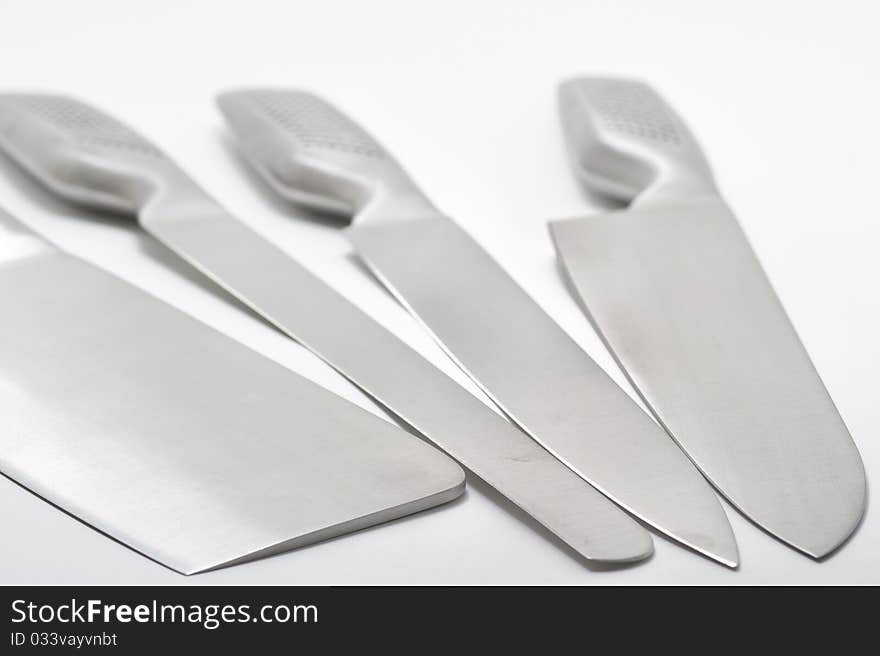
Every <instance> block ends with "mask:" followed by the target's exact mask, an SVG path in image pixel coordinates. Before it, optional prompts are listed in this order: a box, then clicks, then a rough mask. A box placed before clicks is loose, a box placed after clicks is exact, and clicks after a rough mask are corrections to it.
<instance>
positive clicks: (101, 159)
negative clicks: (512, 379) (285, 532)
mask: <svg viewBox="0 0 880 656" xmlns="http://www.w3.org/2000/svg"><path fill="white" fill-rule="evenodd" d="M0 146H2V148H3V149H4V150H6V151H7V152H8V153H9V154H10V155H11V156H12V157H13V158H14V159H16V160H17V161H18V162H20V163H21V164H22V165H24V166H25V168H27V169H28V170H30V171H31V172H32V173H33V174H34V175H35V176H36V177H37V178H38V179H40V180H41V181H42V182H43V183H45V184H46V185H48V186H49V187H50V188H51V189H54V190H55V191H56V192H57V193H59V194H60V195H61V196H63V197H65V198H68V199H70V200H73V201H77V202H81V203H84V204H86V205H89V206H93V207H101V208H109V209H116V210H120V211H123V212H127V213H134V214H136V215H137V216H138V220H139V222H140V224H141V225H142V226H143V228H144V229H145V230H147V231H148V232H149V233H150V234H152V235H153V236H155V237H156V238H157V239H159V240H160V241H161V242H163V243H164V244H165V245H167V246H168V247H169V248H170V249H171V250H172V251H174V252H176V253H177V254H179V255H180V256H181V257H183V258H184V259H186V260H187V261H189V262H190V263H191V264H193V265H194V266H195V267H197V268H198V269H200V270H201V271H203V272H204V273H205V274H207V275H208V276H209V277H210V278H212V279H213V280H215V281H216V282H217V283H219V284H220V285H222V286H223V287H224V288H226V289H227V290H228V291H230V292H231V293H232V294H234V295H235V296H236V297H238V298H239V299H240V300H241V301H243V302H244V303H246V304H247V305H248V306H250V307H251V308H253V309H254V310H255V311H256V312H258V313H260V314H261V315H263V316H264V317H265V318H266V319H268V320H269V321H270V322H272V323H273V324H275V325H276V326H277V327H279V328H280V329H281V330H282V331H283V332H285V333H287V334H288V335H289V336H291V337H293V338H294V339H296V340H298V341H300V342H301V343H302V344H304V345H305V346H306V347H307V348H309V349H311V350H312V351H314V352H315V353H316V354H318V355H319V356H320V357H321V358H323V359H324V360H325V361H326V362H328V363H329V364H331V365H332V366H333V367H335V368H336V369H337V370H339V371H340V372H341V373H342V374H343V375H345V376H346V377H348V378H349V379H350V380H352V381H353V382H354V383H355V384H357V385H358V386H360V387H361V388H362V389H363V390H364V391H365V392H366V393H367V394H370V395H371V396H372V397H374V398H375V399H376V400H377V401H378V402H379V403H381V404H383V405H384V406H385V407H387V408H389V409H390V410H391V411H392V412H394V413H395V414H396V415H397V416H399V417H400V418H401V419H403V421H404V422H406V424H408V425H409V426H411V427H413V428H414V429H415V430H417V431H419V432H420V433H421V434H422V435H424V436H426V437H428V438H429V439H430V440H432V441H433V442H434V443H435V444H437V445H439V446H440V447H441V448H443V449H444V450H446V451H447V452H448V453H450V454H451V455H453V457H455V458H457V459H458V460H459V461H460V462H461V463H462V464H464V465H465V466H467V467H468V468H470V469H471V470H472V471H473V472H474V473H476V474H477V475H479V476H480V477H481V478H483V479H484V480H485V481H486V482H488V483H489V484H490V485H492V486H494V487H495V488H496V489H498V490H499V491H500V492H501V493H502V494H504V495H506V496H507V497H508V498H510V499H511V500H512V501H513V502H514V503H515V504H517V505H518V506H519V507H520V508H522V509H523V510H525V511H526V512H527V513H529V514H530V515H532V516H533V517H534V518H535V519H536V520H537V521H539V522H540V523H541V524H543V525H544V526H545V527H547V528H548V529H549V530H550V531H552V532H553V533H555V534H556V535H557V536H558V537H559V538H561V539H562V540H564V541H565V542H566V543H568V544H569V545H570V546H571V547H572V548H573V549H574V550H576V551H577V552H578V553H580V554H581V555H582V556H584V557H585V558H587V559H589V560H594V561H602V562H609V563H610V562H628V561H634V560H640V559H643V558H645V557H647V556H649V555H650V554H651V553H652V551H653V544H652V541H651V537H650V534H649V533H648V532H647V531H645V530H644V529H643V528H642V527H641V526H639V525H638V523H636V522H634V521H633V520H632V519H631V518H630V517H629V516H627V515H626V513H624V512H622V511H621V510H620V509H619V508H617V507H616V506H614V504H612V503H610V502H609V501H608V500H607V499H606V498H605V497H603V496H602V495H601V494H599V493H598V492H596V490H594V489H593V488H592V487H590V486H589V485H588V484H586V483H585V482H584V481H582V480H581V479H580V478H578V477H577V476H576V475H574V474H573V473H572V472H571V471H570V470H568V469H567V468H566V467H565V466H563V465H562V464H561V463H559V462H558V461H557V460H556V459H555V458H553V457H552V456H551V455H550V454H549V453H547V452H546V450H544V449H542V448H541V447H540V446H539V445H537V444H535V443H534V442H533V441H532V440H531V439H529V437H528V436H527V435H524V434H523V433H522V432H521V431H519V430H517V429H516V428H515V427H514V426H513V425H511V424H510V423H509V422H507V421H505V420H504V419H503V418H502V417H500V416H498V415H497V414H496V413H495V412H493V411H492V410H491V409H490V408H488V407H487V406H486V405H484V404H483V403H482V402H481V401H479V400H478V399H477V398H476V397H474V396H473V395H472V394H470V393H469V392H467V391H466V390H465V389H463V388H462V387H461V386H459V385H457V384H456V383H455V382H454V381H453V380H452V379H450V378H449V377H448V376H446V375H444V374H443V373H441V372H440V371H439V370H438V369H436V368H435V367H434V366H432V365H431V364H430V363H429V362H428V361H427V360H425V359H424V358H422V357H421V356H420V355H419V354H418V353H416V352H415V351H414V350H412V349H411V348H409V347H408V346H407V345H406V344H404V343H403V342H402V341H400V340H399V339H398V338H397V337H395V336H394V335H393V334H391V333H390V332H389V331H387V330H386V329H384V328H383V327H382V326H381V325H379V324H378V323H377V322H375V321H374V320H372V319H371V318H370V317H369V316H368V315H366V314H365V313H363V312H362V311H361V310H359V309H358V308H357V307H356V306H355V305H353V304H352V303H350V302H349V301H347V300H346V299H345V298H343V297H342V296H341V295H339V294H338V293H337V292H335V291H334V290H333V289H332V288H330V287H329V286H328V285H326V284H325V283H324V282H322V281H321V280H319V279H318V278H316V277H315V276H314V275H312V274H311V273H310V272H309V271H307V270H306V269H304V268H303V267H302V266H300V265H299V264H298V263H297V262H296V261H294V260H293V259H291V258H290V257H288V256H287V255H286V254H285V253H284V252H282V251H281V250H280V249H278V248H277V247H275V246H274V245H273V244H271V243H270V242H268V241H266V240H265V239H263V238H262V237H261V236H260V235H258V234H257V233H255V232H253V231H252V230H250V229H249V228H248V227H247V226H245V225H244V224H243V223H241V222H239V221H238V220H237V219H235V218H234V217H232V216H230V215H229V214H228V213H227V212H226V211H225V210H224V209H223V208H222V207H221V206H220V205H219V204H218V203H217V202H216V201H214V200H213V199H211V198H210V197H209V196H208V195H207V194H206V193H205V192H204V191H202V190H201V189H200V188H199V187H198V186H197V185H196V183H195V182H193V181H192V180H191V179H190V178H189V177H188V176H187V175H186V174H185V173H184V172H183V171H182V170H181V169H180V168H178V167H177V166H176V165H175V164H174V163H173V162H172V161H171V160H170V159H169V158H168V157H167V156H165V155H164V154H163V153H161V152H160V151H159V149H157V148H156V147H155V146H154V145H153V144H152V143H150V142H149V141H147V140H146V139H144V138H143V137H142V136H140V135H139V134H137V133H135V132H134V131H133V130H131V129H130V128H129V127H127V126H125V125H123V124H122V123H120V122H119V121H117V120H115V119H113V118H112V117H109V116H107V115H106V114H104V113H102V112H100V111H98V110H96V109H95V108H93V107H90V106H88V105H86V104H84V103H81V102H79V101H74V100H72V99H69V98H63V97H54V96H2V97H0Z"/></svg>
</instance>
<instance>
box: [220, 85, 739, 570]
mask: <svg viewBox="0 0 880 656" xmlns="http://www.w3.org/2000/svg"><path fill="white" fill-rule="evenodd" d="M220 106H221V109H222V110H223V112H224V114H225V115H226V117H227V118H228V119H229V122H230V124H231V125H232V128H233V130H234V131H235V132H236V133H237V134H238V136H239V137H240V139H241V140H242V144H243V147H244V149H245V151H246V153H247V155H248V157H249V158H250V159H251V161H252V162H253V163H254V164H255V165H256V168H257V169H258V170H259V171H260V172H261V173H262V175H263V176H264V177H265V178H266V180H267V181H268V182H269V184H270V185H272V186H273V187H274V188H275V189H276V190H277V191H278V192H279V193H280V194H282V195H283V196H284V197H286V198H288V199H290V200H292V201H294V202H300V203H303V204H305V205H308V206H311V207H315V208H320V209H323V210H329V211H335V212H337V213H342V214H344V215H347V216H355V221H354V224H353V225H352V226H351V227H350V228H349V229H348V234H349V236H350V237H351V239H352V241H353V242H354V245H355V248H356V250H357V252H358V253H359V255H360V256H361V257H362V258H364V260H365V261H366V263H367V265H368V266H369V267H370V268H371V269H372V270H373V271H374V272H375V273H376V275H377V276H378V277H379V278H380V279H381V280H382V281H383V283H384V284H385V285H386V286H387V287H388V288H389V289H390V290H391V292H392V293H393V294H394V295H395V296H396V297H397V298H398V299H399V300H400V301H401V303H402V304H403V305H405V306H406V307H407V308H408V309H409V310H410V311H411V312H412V313H413V314H414V315H415V316H416V317H417V318H418V319H419V320H420V321H421V322H422V323H424V324H425V326H426V327H427V328H428V329H429V330H430V331H431V332H432V333H433V335H434V337H436V339H437V340H438V341H439V342H440V344H441V345H442V346H443V347H444V348H445V349H446V351H447V352H448V353H449V354H450V356H451V357H452V358H453V359H454V360H455V361H456V362H457V363H458V364H459V365H460V366H461V367H462V368H463V369H464V370H465V371H466V372H467V373H468V374H469V375H470V376H471V377H472V378H473V379H474V380H475V381H476V382H477V383H478V384H479V385H480V386H481V387H482V388H483V389H484V390H485V391H486V392H487V394H488V395H489V396H490V397H491V398H492V399H493V400H494V401H495V402H496V403H497V404H498V406H499V407H500V408H501V409H502V410H503V411H504V412H505V413H506V414H507V415H508V416H509V417H511V418H512V419H513V420H514V421H515V422H516V423H517V424H518V425H519V426H520V427H521V428H523V429H524V430H525V432H527V433H528V434H529V435H531V436H532V437H533V438H535V439H536V440H537V441H538V442H540V443H541V444H542V445H543V446H545V447H546V448H547V449H548V450H549V451H550V452H551V453H553V454H554V455H555V456H556V457H558V458H559V459H560V460H561V461H562V462H564V463H565V464H566V465H568V466H569V467H571V469H572V470H574V471H575V472H577V474H579V475H580V476H581V477H583V478H584V479H585V480H587V481H589V482H590V483H591V484H593V485H594V486H595V487H596V488H598V489H599V490H600V491H602V492H603V493H605V494H606V495H607V496H608V497H610V498H611V499H613V500H614V501H616V502H617V503H619V504H620V505H621V506H623V507H624V508H625V509H627V510H628V511H630V512H631V513H633V514H634V515H636V516H637V517H639V518H640V519H642V520H644V521H645V522H647V523H648V524H650V525H652V526H654V527H655V528H656V529H658V530H660V531H662V532H663V533H665V534H667V535H668V536H670V537H672V538H674V539H675V540H678V541H679V542H681V543H683V544H686V545H688V546H690V547H692V548H694V549H695V550H697V551H699V552H701V553H703V554H705V555H707V556H709V557H711V558H714V559H715V560H717V561H719V562H721V563H724V564H726V565H729V566H735V565H736V563H737V557H738V556H737V549H736V543H735V541H734V538H733V534H732V532H731V529H730V525H729V524H728V521H727V517H726V515H725V514H724V511H723V510H722V508H721V505H720V503H719V501H718V499H717V497H716V496H715V495H714V494H713V493H712V490H711V488H710V487H709V486H708V484H707V483H706V482H705V481H704V480H703V478H702V477H701V476H700V475H699V472H698V471H697V470H696V469H695V468H694V466H693V465H692V464H691V463H690V462H689V461H688V459H687V458H686V457H685V455H684V454H683V453H682V452H681V451H680V450H679V449H678V448H677V447H676V446H675V444H674V443H673V442H672V441H671V440H669V438H668V436H667V435H666V434H665V433H664V432H663V431H662V430H661V429H660V428H659V427H658V426H657V425H656V424H655V423H654V422H653V421H651V419H650V418H649V417H648V415H647V414H645V413H644V412H642V411H641V410H640V409H639V408H638V406H637V405H636V404H635V403H634V402H633V401H632V400H631V399H630V398H629V397H628V396H627V395H626V394H625V393H624V392H623V391H622V390H621V389H620V388H619V387H617V386H616V385H615V384H614V383H613V382H612V381H611V379H610V378H609V377H608V376H607V375H606V374H605V373H604V372H603V371H602V370H601V369H600V368H599V367H598V366H597V365H596V364H595V363H594V362H593V361H592V360H591V359H590V358H589V357H588V356H587V355H586V354H585V353H584V352H583V351H582V350H581V349H580V348H579V347H578V346H577V345H576V344H575V342H574V341H573V340H572V339H571V338H570V337H569V336H568V335H567V334H566V333H565V332H563V331H562V330H561V329H560V328H559V326H557V325H556V324H555V323H554V322H553V321H552V320H551V319H550V318H549V317H548V316H547V315H546V314H545V313H544V312H543V311H542V310H541V309H540V307H538V305H537V304H535V302H534V301H533V300H532V299H531V298H529V297H528V296H527V295H526V294H525V293H524V292H523V290H522V289H521V288H520V287H519V286H517V284H516V283H515V282H514V281H513V280H512V279H511V278H510V277H509V276H508V275H507V274H506V273H505V272H504V271H503V270H502V269H501V268H500V267H499V266H498V264H496V263H495V262H494V261H493V260H492V259H491V258H490V257H489V255H488V254H487V253H486V252H485V251H483V249H482V248H480V246H479V245H478V244H477V243H476V242H474V241H473V239H471V237H469V236H468V234H467V233H466V232H464V231H463V230H462V229H461V228H459V227H458V226H457V225H456V224H455V223H453V222H452V221H451V220H450V219H448V218H447V217H445V216H443V215H441V214H439V213H438V212H437V210H435V209H434V207H433V206H432V205H431V203H430V202H429V201H428V200H427V199H426V197H425V196H424V195H423V194H422V193H421V191H419V189H418V188H417V187H416V186H415V184H414V183H413V182H412V181H411V180H410V179H409V177H408V176H407V174H406V173H405V172H404V171H403V169H402V168H401V167H400V166H399V165H398V164H397V163H396V162H395V161H394V160H393V159H392V157H391V156H390V155H389V154H388V152H387V151H386V150H385V149H384V148H382V146H380V145H379V144H378V143H377V142H376V141H375V140H374V139H372V138H371V137H370V136H369V135H368V134H367V133H366V132H365V131H364V130H363V129H362V128H360V127H359V126H358V125H356V124H355V123H353V122H352V121H351V120H349V119H348V118H347V117H346V116H344V115H343V114H341V113H340V112H339V111H338V110H336V109H335V108H333V107H331V106H330V105H328V104H327V103H325V102H324V101H322V100H321V99H319V98H317V97H315V96H313V95H311V94H307V93H301V92H295V91H271V90H262V91H239V92H233V93H228V94H225V95H223V96H221V98H220Z"/></svg>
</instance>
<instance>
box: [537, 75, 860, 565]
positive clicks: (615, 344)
mask: <svg viewBox="0 0 880 656" xmlns="http://www.w3.org/2000/svg"><path fill="white" fill-rule="evenodd" d="M559 101H560V109H561V116H562V123H563V126H564V130H565V133H566V136H567V138H568V144H569V146H570V149H571V155H572V158H571V159H572V162H573V164H574V168H575V172H576V173H577V175H578V177H579V178H580V179H581V181H582V182H583V184H584V185H585V186H587V187H589V188H591V189H593V190H596V191H601V192H604V193H605V194H608V195H611V196H614V197H616V198H618V199H620V200H622V201H624V202H627V203H630V204H631V208H630V209H627V210H625V211H620V212H613V213H610V214H606V215H601V216H594V217H590V218H587V219H576V220H569V221H558V222H553V223H551V232H552V235H553V240H554V243H555V245H556V249H557V251H558V254H559V257H560V258H561V260H562V263H563V265H564V270H565V271H566V272H567V275H568V276H569V278H570V279H571V282H572V283H573V287H574V289H575V290H576V294H577V295H578V296H579V297H580V300H581V301H582V303H583V306H584V308H585V310H586V311H587V313H588V315H589V316H590V317H591V319H592V321H593V322H594V324H595V326H596V327H597V329H598V331H599V332H600V333H601V335H602V336H603V338H604V340H605V342H606V343H607V345H608V347H609V349H610V350H611V351H612V352H613V353H614V355H615V356H616V358H617V360H618V361H619V363H620V364H621V366H622V367H623V368H624V370H625V371H626V373H627V375H628V376H629V379H630V380H631V381H632V383H633V385H634V386H635V387H636V388H637V389H638V390H639V392H640V393H641V395H642V397H643V398H644V400H645V402H646V403H647V404H648V406H649V407H650V408H651V409H652V411H653V412H654V414H655V416H656V417H657V419H658V420H659V421H660V422H661V424H662V425H663V426H665V427H666V429H667V430H668V431H669V433H670V434H671V435H672V437H673V438H674V439H675V440H676V441H677V442H678V444H679V445H681V447H682V448H683V449H684V450H685V451H686V452H687V453H688V455H690V457H691V459H692V460H693V461H694V462H695V463H696V465H697V466H698V467H699V468H700V469H701V470H702V471H703V473H704V474H705V475H706V476H707V478H708V479H709V480H710V481H712V483H714V485H715V486H716V487H717V488H718V490H719V491H720V492H721V493H722V494H724V495H725V496H726V497H727V498H728V499H729V500H730V502H731V503H732V504H733V505H734V506H736V507H737V508H739V510H740V511H742V513H743V514H745V515H746V516H748V517H749V518H751V519H752V520H754V521H755V522H756V523H757V524H759V525H760V526H761V527H763V528H764V529H766V530H767V531H769V532H770V533H772V534H773V535H775V536H777V537H778V538H779V539H781V540H782V541H784V542H786V543H788V544H789V545H791V546H793V547H795V548H796V549H799V550H801V551H803V552H805V553H807V554H809V555H811V556H814V557H817V558H818V557H821V556H824V555H826V554H828V553H829V552H831V551H832V550H834V549H835V548H836V547H837V546H838V545H840V544H841V543H842V542H843V541H844V540H845V539H846V538H847V536H848V535H849V534H850V533H851V532H852V531H853V530H854V528H855V527H856V525H857V524H858V522H859V519H860V517H861V516H862V512H863V510H864V506H865V474H864V469H863V467H862V462H861V459H860V457H859V454H858V451H857V449H856V446H855V444H853V441H852V438H851V437H850V435H849V432H848V431H847V429H846V426H845V425H844V423H843V421H842V420H841V418H840V415H839V414H838V412H837V409H836V408H835V406H834V403H833V402H832V401H831V398H830V397H829V395H828V392H827V391H826V389H825V387H824V385H823V384H822V381H821V380H820V379H819V376H818V374H817V373H816V370H815V368H814V367H813V364H812V363H811V362H810V359H809V357H808V355H807V353H806V351H805V350H804V347H803V345H802V344H801V342H800V340H799V339H798V336H797V334H796V333H795V330H794V328H793V327H792V325H791V322H790V321H789V319H788V317H787V316H786V314H785V311H784V310H783V308H782V306H781V305H780V303H779V300H778V299H777V297H776V295H775V293H774V292H773V289H772V287H771V286H770V283H769V281H768V280H767V277H766V275H765V273H764V271H763V270H762V269H761V265H760V264H759V262H758V260H757V259H756V257H755V254H754V253H753V252H752V249H751V248H750V247H749V244H748V242H747V240H746V237H745V235H744V234H743V232H742V230H741V228H740V226H739V224H738V223H737V221H736V219H735V218H734V216H733V215H732V214H731V212H730V210H729V209H728V208H727V206H726V204H725V203H724V201H723V200H722V199H721V198H720V196H719V195H718V191H717V189H716V187H715V183H714V181H713V178H712V174H711V172H710V169H709V165H708V164H707V162H706V159H705V158H704V156H703V154H702V152H701V151H700V148H699V146H698V145H697V143H696V141H695V139H694V137H693V135H692V134H691V133H690V131H689V130H688V128H687V127H686V126H685V125H684V123H683V122H682V120H681V119H680V118H679V117H678V116H677V115H676V113H675V112H674V111H673V110H672V109H671V108H670V107H669V106H668V105H667V104H666V103H665V102H664V100H663V99H661V98H660V96H659V95H657V94H656V93H655V92H654V91H653V90H652V89H651V88H650V87H648V86H646V85H644V84H641V83H637V82H631V81H626V80H618V79H592V78H584V79H575V80H571V81H569V82H566V83H564V84H563V85H562V86H561V88H560V94H559Z"/></svg>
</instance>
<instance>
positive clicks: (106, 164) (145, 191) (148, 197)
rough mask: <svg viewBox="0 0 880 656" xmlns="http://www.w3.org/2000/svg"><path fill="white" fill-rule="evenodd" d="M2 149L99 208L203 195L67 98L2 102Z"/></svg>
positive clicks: (152, 150) (148, 148) (135, 207)
mask: <svg viewBox="0 0 880 656" xmlns="http://www.w3.org/2000/svg"><path fill="white" fill-rule="evenodd" d="M0 148H2V149H3V150H4V151H6V153H7V154H8V155H9V156H10V157H11V158H12V159H13V160H15V161H16V162H18V163H19V164H20V165H21V166H22V167H24V168H25V169H27V170H28V171H29V172H30V173H31V174H33V175H34V176H35V177H36V178H38V179H39V180H40V181H41V182H42V183H43V184H45V185H46V186H48V187H49V188H50V189H51V190H52V191H54V192H55V193H56V194H58V195H60V196H61V197H63V198H65V199H67V200H69V201H72V202H75V203H80V204H84V205H87V206H90V207H97V208H99V209H104V210H110V211H118V212H127V213H131V212H138V211H140V210H142V209H143V208H144V207H145V206H146V205H148V204H150V203H153V202H155V201H157V200H159V199H163V200H164V199H167V198H168V197H170V196H171V195H174V196H176V197H177V198H178V199H180V197H181V193H180V192H181V190H186V191H187V192H196V191H197V189H198V188H197V187H196V186H195V183H193V182H192V181H191V180H189V179H188V178H187V177H186V175H185V174H184V173H183V172H182V171H181V170H180V169H179V168H177V167H176V166H175V165H174V163H173V162H171V160H170V159H168V158H167V157H166V156H165V155H164V154H163V153H162V152H161V151H160V150H159V149H158V148H157V147H156V146H154V145H153V144H152V143H150V142H149V141H148V140H147V139H145V138H144V137H142V136H141V135H140V134H138V133H137V132H135V131H134V130H132V129H131V128H129V127H128V126H127V125H125V124H123V123H121V122H120V121H118V120H116V119H115V118H113V117H111V116H108V115H107V114H104V113H103V112H101V111H100V110H98V109H95V108H94V107H92V106H90V105H87V104H86V103H83V102H81V101H79V100H76V99H73V98H69V97H65V96H56V95H46V94H32V95H25V94H21V95H18V94H13V95H0ZM183 196H187V194H186V193H185V194H183Z"/></svg>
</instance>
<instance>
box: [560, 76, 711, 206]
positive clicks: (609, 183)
mask: <svg viewBox="0 0 880 656" xmlns="http://www.w3.org/2000/svg"><path fill="white" fill-rule="evenodd" d="M559 110H560V118H561V120H562V127H563V131H564V133H565V137H566V142H567V144H568V149H569V155H570V160H571V163H572V166H573V167H574V170H575V175H576V176H577V177H578V179H579V180H580V182H581V184H583V185H584V186H585V187H586V188H588V189H590V190H592V191H596V192H599V193H601V194H604V195H607V196H610V197H612V198H615V199H617V200H621V201H623V202H626V203H639V204H642V203H644V202H646V201H649V200H651V201H652V200H655V199H656V200H661V199H663V200H665V199H682V198H686V197H688V196H693V195H706V194H712V195H716V194H717V193H718V192H717V189H716V187H715V183H714V180H713V177H712V171H711V169H710V167H709V164H708V162H707V161H706V159H705V157H704V156H703V153H702V151H701V149H700V147H699V145H698V144H697V141H696V139H695V138H694V136H693V134H691V132H690V130H689V129H688V127H687V126H686V125H685V123H684V121H682V120H681V118H680V117H679V116H678V115H677V114H676V112H675V111H674V110H673V109H672V107H670V106H669V104H668V103H666V102H665V101H664V100H663V98H661V97H660V95H659V94H658V93H657V92H655V91H654V90H653V89H652V88H651V87H649V86H648V85H646V84H643V83H641V82H635V81H631V80H622V79H614V78H576V79H572V80H568V81H566V82H563V83H562V84H561V85H560V87H559Z"/></svg>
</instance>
